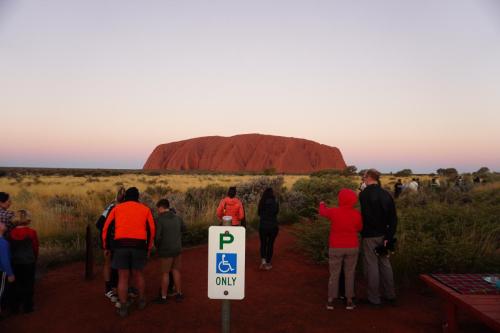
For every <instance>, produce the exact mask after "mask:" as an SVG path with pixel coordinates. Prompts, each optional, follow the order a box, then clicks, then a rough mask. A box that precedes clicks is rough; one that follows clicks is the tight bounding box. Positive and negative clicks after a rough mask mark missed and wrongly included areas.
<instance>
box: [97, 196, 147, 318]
mask: <svg viewBox="0 0 500 333" xmlns="http://www.w3.org/2000/svg"><path fill="white" fill-rule="evenodd" d="M112 224H114V229H115V234H114V237H113V251H114V254H113V259H112V261H111V267H113V268H115V269H117V270H118V299H119V301H120V303H119V308H118V314H119V315H120V316H121V317H126V316H127V315H128V307H129V304H128V302H127V296H128V287H129V278H130V271H132V276H133V277H134V278H135V286H136V288H137V289H138V293H139V300H138V308H139V310H142V309H144V308H145V307H146V300H145V294H144V289H145V283H144V273H143V270H144V267H145V266H146V262H147V258H148V257H149V254H150V252H151V248H152V247H153V243H154V237H155V223H154V220H153V215H152V214H151V210H150V209H149V208H148V207H147V206H146V205H143V204H142V203H140V202H139V190H138V189H137V188H136V187H131V188H128V189H127V190H126V191H125V199H124V202H123V203H121V204H119V205H117V206H116V207H115V208H114V209H113V210H112V211H111V212H110V213H109V215H108V218H107V219H106V223H105V224H104V228H103V230H102V242H103V246H104V248H105V249H107V248H108V247H107V242H108V239H107V233H108V231H109V229H110V226H111V225H112Z"/></svg>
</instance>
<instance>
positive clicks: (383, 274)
mask: <svg viewBox="0 0 500 333" xmlns="http://www.w3.org/2000/svg"><path fill="white" fill-rule="evenodd" d="M363 180H364V182H365V184H366V185H367V186H366V188H365V190H364V191H362V192H361V193H360V194H359V202H360V204H361V215H362V217H363V230H362V231H361V236H362V238H363V241H362V244H363V245H362V246H363V254H364V255H363V266H364V271H365V276H366V279H367V282H368V292H367V294H368V302H369V303H370V304H372V305H375V306H379V305H380V304H381V297H380V290H379V288H380V286H382V287H383V292H384V297H385V299H386V300H387V301H388V302H389V303H391V304H393V303H394V302H395V300H396V293H395V289H394V277H393V273H392V266H391V262H390V261H389V256H388V255H387V254H386V252H387V247H388V246H391V244H394V234H395V233H396V225H397V215H396V206H395V205H394V200H393V199H392V196H391V195H390V193H389V192H387V191H386V190H384V189H383V188H382V187H381V186H380V185H379V184H380V183H379V182H380V173H379V172H378V171H377V170H375V169H370V170H368V171H366V173H365V174H364V176H363ZM381 249H382V250H384V249H385V251H381Z"/></svg>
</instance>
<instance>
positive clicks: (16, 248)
mask: <svg viewBox="0 0 500 333" xmlns="http://www.w3.org/2000/svg"><path fill="white" fill-rule="evenodd" d="M18 215H19V220H18V221H17V222H16V227H15V228H14V229H12V230H11V232H10V247H11V255H12V269H13V270H14V275H15V276H16V281H15V282H14V284H13V288H12V290H13V292H12V294H11V297H10V299H9V302H10V306H11V310H12V313H17V312H19V310H20V308H22V310H23V312H24V313H30V312H33V310H34V308H33V305H34V304H33V295H34V290H35V272H36V261H37V259H38V249H39V242H38V235H37V232H36V231H35V230H34V229H33V228H30V227H29V225H30V224H31V219H30V217H29V213H28V212H27V211H26V210H19V211H18Z"/></svg>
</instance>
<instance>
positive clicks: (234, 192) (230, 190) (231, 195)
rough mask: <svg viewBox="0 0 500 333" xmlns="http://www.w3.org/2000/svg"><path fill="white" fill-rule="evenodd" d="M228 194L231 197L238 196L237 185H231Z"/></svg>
mask: <svg viewBox="0 0 500 333" xmlns="http://www.w3.org/2000/svg"><path fill="white" fill-rule="evenodd" d="M227 196H228V197H230V198H231V199H232V198H234V197H235V196H236V187H235V186H231V187H230V188H229V190H228V191H227Z"/></svg>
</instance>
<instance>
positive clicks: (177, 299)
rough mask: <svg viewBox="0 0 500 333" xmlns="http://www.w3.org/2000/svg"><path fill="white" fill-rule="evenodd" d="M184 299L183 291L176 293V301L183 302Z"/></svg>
mask: <svg viewBox="0 0 500 333" xmlns="http://www.w3.org/2000/svg"><path fill="white" fill-rule="evenodd" d="M183 300H184V295H183V294H182V293H177V295H175V302H176V303H182V301H183Z"/></svg>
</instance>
